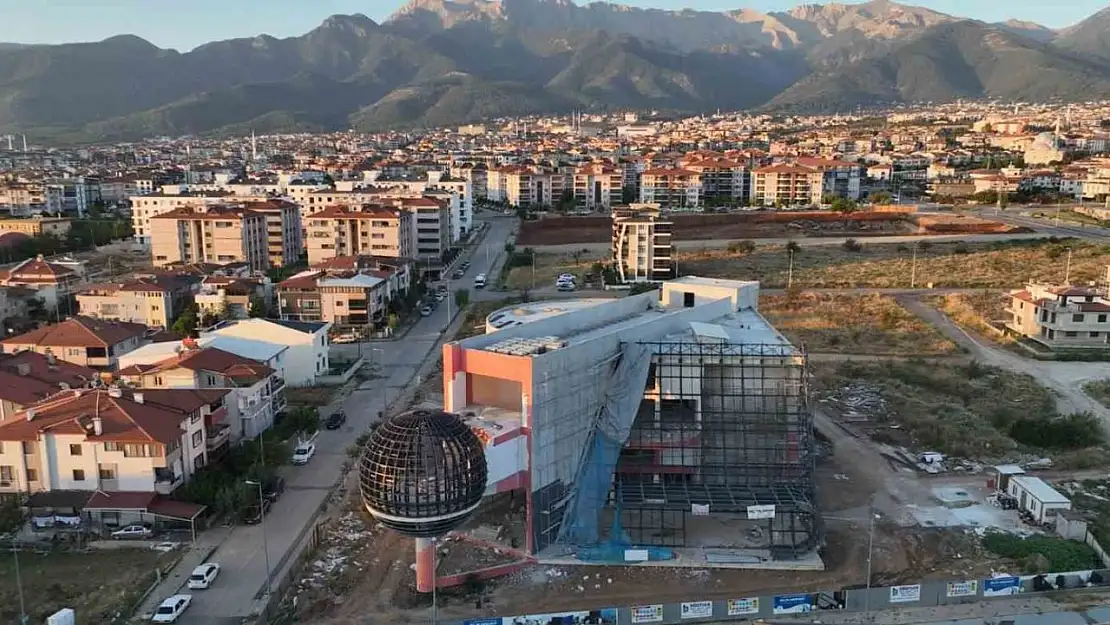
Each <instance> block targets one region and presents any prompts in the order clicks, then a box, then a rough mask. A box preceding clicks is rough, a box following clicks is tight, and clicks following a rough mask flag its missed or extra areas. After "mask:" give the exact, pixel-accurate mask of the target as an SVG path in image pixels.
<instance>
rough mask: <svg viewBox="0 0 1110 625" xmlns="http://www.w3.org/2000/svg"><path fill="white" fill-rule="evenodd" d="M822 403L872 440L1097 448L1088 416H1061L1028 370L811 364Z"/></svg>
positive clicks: (981, 450) (955, 447)
mask: <svg viewBox="0 0 1110 625" xmlns="http://www.w3.org/2000/svg"><path fill="white" fill-rule="evenodd" d="M814 371H815V373H816V375H815V383H816V386H817V388H818V389H819V391H818V396H819V397H820V398H821V403H822V404H824V405H825V406H827V407H829V408H830V409H831V411H832V412H834V413H836V414H837V415H838V417H839V418H840V419H841V420H842V421H844V422H846V423H850V424H852V425H853V426H854V427H855V428H857V429H859V430H860V431H863V432H865V433H867V434H869V435H870V436H871V437H872V438H873V439H875V440H877V441H880V442H884V443H889V444H893V445H900V446H904V447H906V448H908V449H910V450H914V451H925V450H934V451H940V452H943V453H945V454H948V455H951V456H957V457H961V458H970V459H974V460H977V461H994V460H1012V459H1014V458H1017V457H1020V456H1021V455H1022V454H1028V455H1032V456H1035V457H1041V456H1044V455H1051V456H1057V457H1063V456H1066V455H1069V454H1076V453H1079V452H1083V451H1085V450H1088V449H1091V450H1097V452H1098V453H1104V451H1102V450H1101V447H1100V445H1101V444H1102V442H1103V440H1102V432H1101V427H1100V424H1099V423H1098V421H1097V419H1095V418H1094V417H1093V416H1091V415H1083V414H1079V415H1068V416H1060V415H1058V414H1057V413H1056V397H1055V396H1054V395H1053V393H1052V392H1051V391H1049V390H1048V389H1046V388H1044V387H1042V386H1041V385H1040V384H1038V383H1037V381H1036V379H1034V378H1033V377H1032V376H1028V375H1024V374H1017V373H1011V372H1008V371H1004V370H1002V369H998V368H995V367H989V366H985V365H981V364H978V363H974V362H973V363H970V364H967V365H955V364H943V365H941V364H938V363H934V362H928V361H924V360H917V361H907V362H879V363H876V362H850V363H842V364H839V365H833V364H818V365H814Z"/></svg>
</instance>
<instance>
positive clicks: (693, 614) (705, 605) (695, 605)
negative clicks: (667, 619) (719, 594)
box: [682, 601, 713, 618]
mask: <svg viewBox="0 0 1110 625" xmlns="http://www.w3.org/2000/svg"><path fill="white" fill-rule="evenodd" d="M711 616H713V602H712V601H687V602H684V603H683V604H682V618H709V617H711Z"/></svg>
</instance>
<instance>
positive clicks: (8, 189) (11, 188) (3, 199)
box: [0, 181, 46, 217]
mask: <svg viewBox="0 0 1110 625" xmlns="http://www.w3.org/2000/svg"><path fill="white" fill-rule="evenodd" d="M45 210H46V186H45V185H43V184H42V183H41V182H22V181H21V182H8V183H4V184H0V211H2V212H5V213H8V214H10V215H12V216H17V217H26V216H29V215H40V214H42V212H43V211H45Z"/></svg>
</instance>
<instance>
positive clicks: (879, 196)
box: [867, 191, 894, 204]
mask: <svg viewBox="0 0 1110 625" xmlns="http://www.w3.org/2000/svg"><path fill="white" fill-rule="evenodd" d="M867 199H868V200H870V202H871V203H872V204H889V203H890V202H891V200H893V199H894V198H893V197H892V196H891V195H890V194H889V193H887V192H886V191H877V192H875V193H871V194H869V195H868V196H867Z"/></svg>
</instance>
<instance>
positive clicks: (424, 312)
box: [420, 306, 432, 317]
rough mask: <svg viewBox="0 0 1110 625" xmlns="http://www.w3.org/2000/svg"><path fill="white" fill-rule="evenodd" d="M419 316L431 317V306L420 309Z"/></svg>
mask: <svg viewBox="0 0 1110 625" xmlns="http://www.w3.org/2000/svg"><path fill="white" fill-rule="evenodd" d="M420 316H421V317H431V316H432V307H431V306H425V307H423V308H421V309H420Z"/></svg>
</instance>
